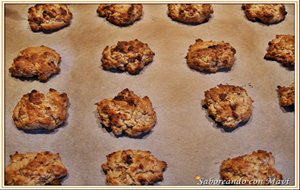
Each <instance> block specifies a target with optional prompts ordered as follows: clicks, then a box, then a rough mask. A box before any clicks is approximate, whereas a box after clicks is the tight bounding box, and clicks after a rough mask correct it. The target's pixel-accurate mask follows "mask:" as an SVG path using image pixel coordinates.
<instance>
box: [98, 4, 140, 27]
mask: <svg viewBox="0 0 300 190" xmlns="http://www.w3.org/2000/svg"><path fill="white" fill-rule="evenodd" d="M97 12H98V14H99V16H100V17H105V18H106V20H107V21H109V22H110V23H112V24H115V25H118V26H128V25H131V24H133V23H134V22H136V21H138V20H140V19H141V17H142V15H143V5H141V4H100V5H99V6H98V9H97Z"/></svg>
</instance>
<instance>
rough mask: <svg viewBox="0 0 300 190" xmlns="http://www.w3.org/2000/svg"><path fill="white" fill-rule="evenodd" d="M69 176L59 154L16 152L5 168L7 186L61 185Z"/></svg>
mask: <svg viewBox="0 0 300 190" xmlns="http://www.w3.org/2000/svg"><path fill="white" fill-rule="evenodd" d="M67 174H68V171H67V168H66V167H65V166H64V165H63V163H62V162H61V159H60V156H59V154H58V153H57V154H54V153H51V152H48V151H46V152H29V153H24V154H22V153H18V152H16V153H15V154H14V155H11V156H10V164H9V165H8V166H7V167H6V168H5V185H31V186H32V185H60V184H61V181H62V180H63V178H64V177H65V176H67Z"/></svg>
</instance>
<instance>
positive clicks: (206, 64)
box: [186, 39, 236, 73]
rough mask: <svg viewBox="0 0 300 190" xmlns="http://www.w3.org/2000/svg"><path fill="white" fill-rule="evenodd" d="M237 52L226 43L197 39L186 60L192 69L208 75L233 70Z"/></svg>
mask: <svg viewBox="0 0 300 190" xmlns="http://www.w3.org/2000/svg"><path fill="white" fill-rule="evenodd" d="M235 53H236V50H235V49H234V48H233V47H232V46H231V45H230V44H229V43H225V42H223V41H222V42H214V41H203V40H201V39H197V40H196V43H195V44H193V45H191V46H190V47H189V50H188V53H187V56H186V60H187V64H188V66H189V67H190V68H192V69H195V70H198V71H201V72H208V73H215V72H217V71H219V70H223V69H231V67H232V65H233V64H234V55H235Z"/></svg>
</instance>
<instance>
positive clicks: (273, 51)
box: [265, 35, 295, 67]
mask: <svg viewBox="0 0 300 190" xmlns="http://www.w3.org/2000/svg"><path fill="white" fill-rule="evenodd" d="M294 43H295V37H294V35H276V38H275V39H273V40H272V41H270V42H269V47H268V49H267V53H266V55H265V59H269V60H275V61H277V62H279V63H281V64H283V65H284V66H286V67H294V64H295V45H294Z"/></svg>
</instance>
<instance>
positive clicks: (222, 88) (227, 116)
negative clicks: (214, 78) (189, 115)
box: [204, 84, 253, 128]
mask: <svg viewBox="0 0 300 190" xmlns="http://www.w3.org/2000/svg"><path fill="white" fill-rule="evenodd" d="M252 102H253V100H252V99H251V98H250V97H249V96H248V94H247V91H246V90H245V89H243V88H242V87H239V86H233V85H227V84H226V85H223V84H219V85H218V86H217V87H214V88H211V89H209V90H208V91H205V99H204V106H206V107H207V109H208V113H209V115H211V116H212V117H213V118H214V119H215V121H217V122H219V123H221V124H222V125H223V126H224V127H227V128H235V127H237V125H238V124H239V123H241V122H245V121H248V120H249V118H250V116H251V114H252V109H253V107H252Z"/></svg>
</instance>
